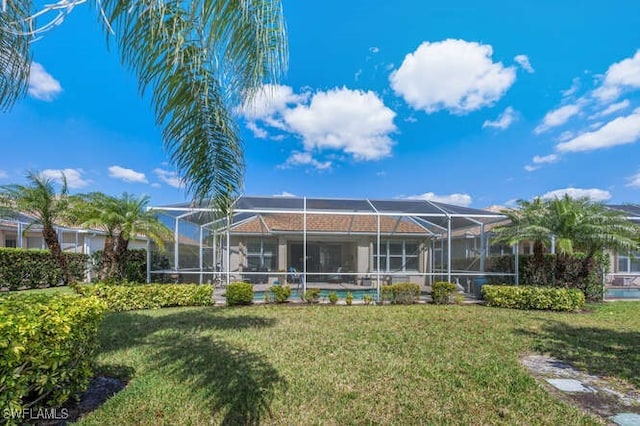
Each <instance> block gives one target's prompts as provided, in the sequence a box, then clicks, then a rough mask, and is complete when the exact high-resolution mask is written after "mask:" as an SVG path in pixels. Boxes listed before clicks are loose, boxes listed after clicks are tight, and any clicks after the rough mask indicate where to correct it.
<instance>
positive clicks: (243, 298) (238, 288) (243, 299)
mask: <svg viewBox="0 0 640 426" xmlns="http://www.w3.org/2000/svg"><path fill="white" fill-rule="evenodd" d="M223 296H224V297H226V298H227V306H238V305H251V304H252V303H253V285H252V284H251V283H243V282H236V283H231V284H229V285H228V286H227V289H226V291H225V292H224V294H223Z"/></svg>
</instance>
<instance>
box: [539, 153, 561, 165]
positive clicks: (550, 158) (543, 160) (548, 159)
mask: <svg viewBox="0 0 640 426" xmlns="http://www.w3.org/2000/svg"><path fill="white" fill-rule="evenodd" d="M556 161H558V156H557V155H556V154H549V155H545V156H544V157H541V156H539V155H536V156H534V157H533V164H550V163H555V162H556Z"/></svg>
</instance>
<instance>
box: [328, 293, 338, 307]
mask: <svg viewBox="0 0 640 426" xmlns="http://www.w3.org/2000/svg"><path fill="white" fill-rule="evenodd" d="M329 303H331V304H332V305H335V304H336V303H338V293H336V292H335V291H332V292H331V293H329Z"/></svg>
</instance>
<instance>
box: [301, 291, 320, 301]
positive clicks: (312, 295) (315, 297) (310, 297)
mask: <svg viewBox="0 0 640 426" xmlns="http://www.w3.org/2000/svg"><path fill="white" fill-rule="evenodd" d="M304 301H305V302H307V303H318V302H319V301H320V289H319V288H309V289H307V291H305V292H304Z"/></svg>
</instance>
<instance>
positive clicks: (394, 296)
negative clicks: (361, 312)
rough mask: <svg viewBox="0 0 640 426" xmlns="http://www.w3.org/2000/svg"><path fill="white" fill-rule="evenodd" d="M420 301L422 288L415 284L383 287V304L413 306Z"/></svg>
mask: <svg viewBox="0 0 640 426" xmlns="http://www.w3.org/2000/svg"><path fill="white" fill-rule="evenodd" d="M419 299H420V286H419V285H418V284H413V283H397V284H393V285H383V286H382V300H383V302H385V301H387V302H391V303H393V304H398V305H411V304H413V303H416V302H417V301H418V300H419Z"/></svg>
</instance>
